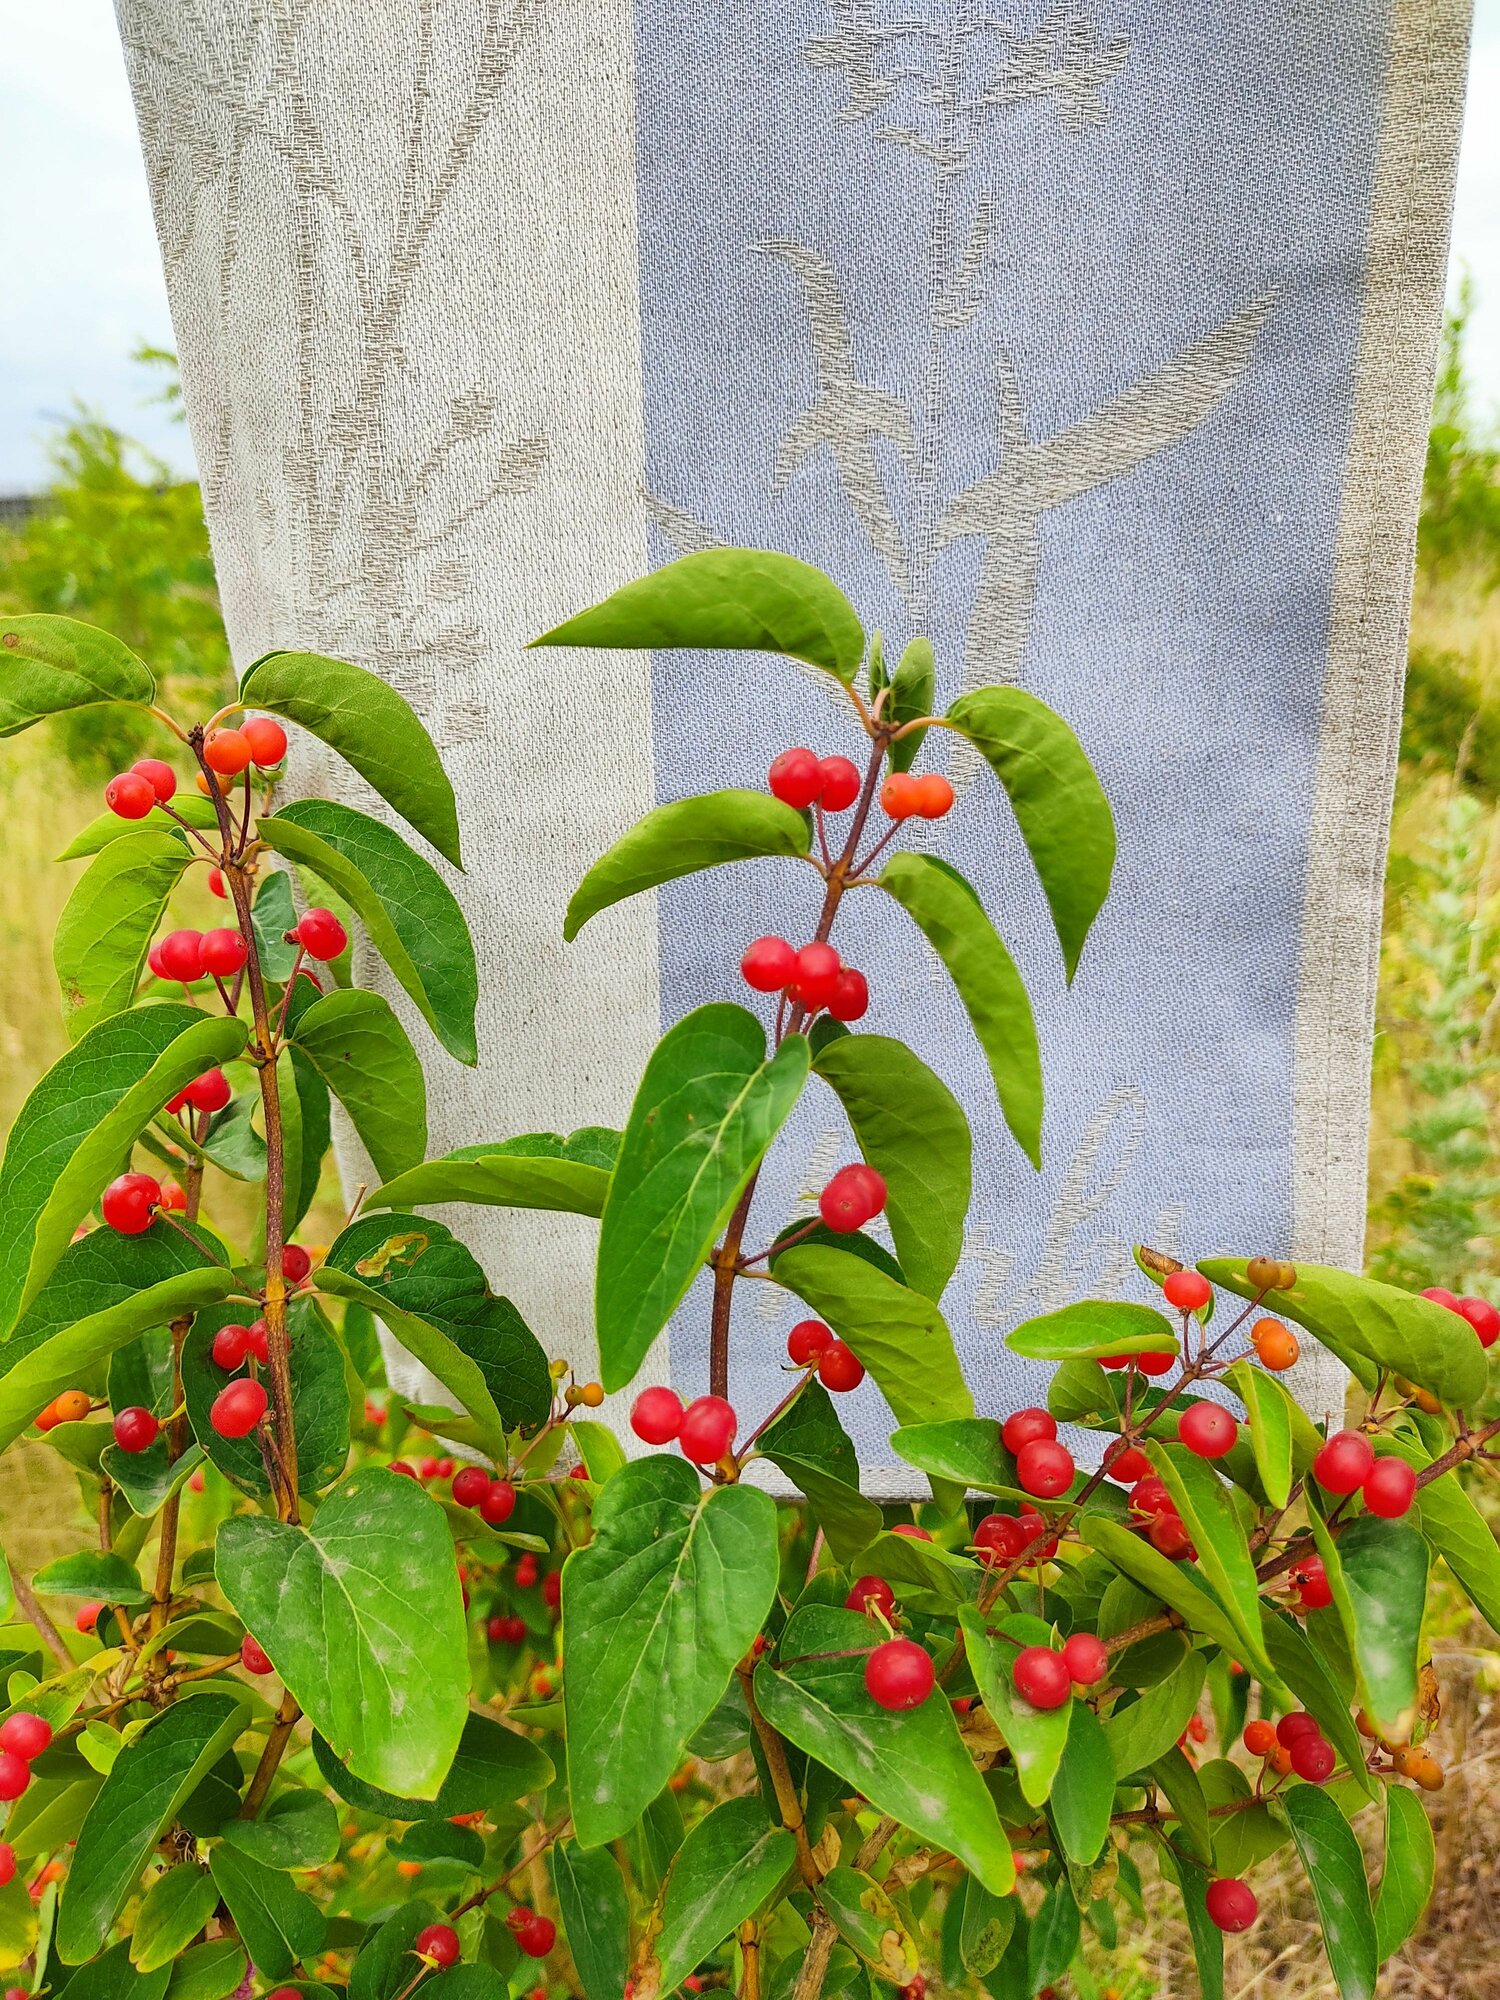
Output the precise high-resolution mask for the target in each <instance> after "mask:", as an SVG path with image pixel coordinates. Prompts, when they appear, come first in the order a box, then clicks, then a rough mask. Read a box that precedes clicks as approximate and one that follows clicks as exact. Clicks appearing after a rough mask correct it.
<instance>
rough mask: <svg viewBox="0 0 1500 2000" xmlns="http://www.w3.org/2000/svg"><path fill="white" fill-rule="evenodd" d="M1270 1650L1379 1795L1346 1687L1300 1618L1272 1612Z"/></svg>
mask: <svg viewBox="0 0 1500 2000" xmlns="http://www.w3.org/2000/svg"><path fill="white" fill-rule="evenodd" d="M1265 1626H1266V1653H1267V1656H1268V1657H1269V1659H1270V1661H1271V1664H1272V1666H1274V1667H1275V1669H1276V1671H1277V1673H1278V1674H1279V1675H1280V1676H1281V1678H1282V1680H1283V1681H1285V1683H1286V1685H1287V1686H1288V1687H1289V1688H1290V1689H1291V1691H1292V1693H1293V1694H1294V1695H1295V1696H1296V1698H1297V1700H1298V1701H1299V1702H1300V1703H1301V1704H1302V1706H1303V1707H1304V1708H1305V1709H1306V1710H1307V1712H1308V1714H1309V1715H1313V1716H1316V1718H1317V1720H1318V1723H1319V1725H1320V1727H1321V1728H1322V1731H1323V1734H1324V1735H1325V1736H1326V1737H1327V1738H1328V1740H1329V1742H1330V1743H1331V1744H1332V1745H1333V1747H1334V1749H1335V1750H1337V1751H1338V1753H1339V1756H1340V1757H1341V1758H1342V1759H1343V1761H1344V1763H1345V1764H1346V1765H1347V1766H1348V1767H1349V1769H1350V1771H1351V1772H1352V1773H1353V1774H1354V1776H1355V1777H1356V1778H1361V1779H1362V1780H1363V1783H1364V1786H1365V1789H1366V1791H1367V1792H1368V1793H1369V1795H1370V1797H1371V1798H1372V1799H1373V1798H1376V1797H1378V1795H1379V1781H1378V1780H1377V1779H1375V1778H1373V1777H1371V1776H1370V1775H1369V1773H1368V1772H1366V1770H1365V1749H1364V1744H1363V1743H1362V1742H1361V1741H1360V1736H1359V1731H1358V1730H1357V1729H1356V1728H1355V1726H1354V1722H1353V1719H1352V1717H1351V1716H1350V1714H1349V1701H1348V1696H1347V1693H1346V1692H1345V1690H1343V1689H1341V1688H1339V1687H1337V1686H1336V1685H1335V1684H1334V1681H1333V1677H1332V1675H1331V1674H1330V1672H1329V1670H1328V1667H1327V1665H1326V1664H1325V1662H1324V1659H1323V1656H1322V1654H1321V1653H1320V1652H1319V1651H1318V1649H1317V1647H1316V1646H1314V1645H1313V1643H1312V1641H1311V1640H1310V1639H1309V1638H1308V1636H1307V1634H1306V1633H1305V1632H1304V1631H1303V1629H1302V1627H1301V1626H1300V1625H1299V1624H1298V1623H1297V1621H1296V1619H1295V1618H1293V1617H1291V1616H1290V1615H1289V1614H1286V1613H1283V1612H1276V1613H1268V1615H1267V1617H1266V1621H1265Z"/></svg>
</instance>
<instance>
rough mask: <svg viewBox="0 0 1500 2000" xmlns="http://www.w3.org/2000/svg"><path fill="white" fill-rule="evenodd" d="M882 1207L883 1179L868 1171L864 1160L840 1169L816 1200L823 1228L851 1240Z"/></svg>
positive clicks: (872, 1170)
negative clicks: (849, 1237) (856, 1231)
mask: <svg viewBox="0 0 1500 2000" xmlns="http://www.w3.org/2000/svg"><path fill="white" fill-rule="evenodd" d="M884 1207H885V1178H884V1176H883V1175H881V1174H878V1173H876V1171H875V1169H874V1168H873V1167H867V1166H866V1165H865V1163H864V1161H863V1160H856V1161H855V1163H854V1165H853V1166H850V1167H840V1168H839V1170H838V1172H837V1173H836V1174H835V1175H834V1176H833V1178H832V1179H831V1180H830V1181H829V1183H828V1185H827V1187H825V1188H824V1190H823V1192H822V1193H821V1194H820V1195H819V1196H818V1213H819V1215H820V1216H821V1217H822V1218H823V1223H824V1226H825V1228H828V1229H831V1230H833V1232H834V1233H835V1235H838V1236H852V1235H853V1233H854V1231H855V1230H856V1229H863V1228H864V1226H865V1224H866V1223H867V1222H873V1221H874V1220H875V1217H876V1216H877V1215H879V1213H880V1211H881V1210H882V1209H883V1208H884Z"/></svg>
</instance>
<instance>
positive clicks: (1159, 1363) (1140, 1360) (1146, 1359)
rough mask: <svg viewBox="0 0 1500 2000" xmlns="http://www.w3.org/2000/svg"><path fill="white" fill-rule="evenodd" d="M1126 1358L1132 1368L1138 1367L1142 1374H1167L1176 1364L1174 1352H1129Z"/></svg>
mask: <svg viewBox="0 0 1500 2000" xmlns="http://www.w3.org/2000/svg"><path fill="white" fill-rule="evenodd" d="M1126 1359H1127V1361H1128V1362H1129V1364H1130V1366H1131V1367H1132V1368H1139V1369H1140V1371H1141V1373H1142V1374H1143V1375H1168V1374H1170V1373H1171V1371H1172V1370H1173V1369H1174V1368H1175V1367H1176V1366H1177V1356H1176V1355H1175V1354H1131V1355H1127V1356H1126Z"/></svg>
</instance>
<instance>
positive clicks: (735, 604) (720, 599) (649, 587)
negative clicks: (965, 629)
mask: <svg viewBox="0 0 1500 2000" xmlns="http://www.w3.org/2000/svg"><path fill="white" fill-rule="evenodd" d="M531 643H532V645H533V646H608V647H612V648H614V649H616V650H618V649H621V648H625V649H629V650H632V651H633V650H634V649H635V648H637V647H640V648H642V649H645V648H648V647H649V648H650V649H652V650H653V651H657V650H665V649H668V648H672V647H679V646H685V647H691V648H692V649H693V650H694V651H695V652H696V651H703V652H721V651H726V650H727V651H735V652H757V653H782V654H785V655H786V656H787V657H788V658H790V659H794V660H806V661H807V662H808V664H809V665H810V666H814V667H823V668H825V669H826V670H827V672H829V673H831V674H834V675H836V676H837V677H838V679H839V680H841V681H843V682H844V683H845V685H846V686H847V685H848V683H849V682H851V681H852V680H853V679H854V676H855V674H856V673H857V672H858V670H859V663H860V661H861V660H862V659H863V657H864V651H865V635H864V630H863V628H862V627H861V625H860V622H859V620H858V618H857V617H856V616H855V615H854V607H853V605H852V604H850V602H849V600H848V598H846V597H845V595H844V593H843V592H842V591H841V590H840V589H839V588H838V586H837V585H836V584H834V583H832V582H831V581H830V580H829V578H828V577H826V576H824V574H823V572H822V571H821V570H817V569H814V568H813V567H812V566H811V565H810V564H809V563H805V562H799V561H798V560H797V559H796V557H795V556H784V555H778V554H777V553H776V552H775V551H773V550H769V549H703V550H700V551H699V552H698V553H697V554H695V555H690V556H683V557H681V558H680V559H679V560H678V561H677V562H671V563H667V564H666V565H665V566H664V567H663V568H661V569H658V570H653V571H652V573H651V574H650V575H649V576H643V577H641V578H639V579H638V580H637V581H636V582H635V583H627V584H626V585H625V586H624V587H623V588H622V589H620V590H617V591H615V592H613V593H612V594H611V595H610V596H609V597H606V598H605V599H604V600H603V602H602V603H599V604H595V605H593V606H591V608H590V609H589V610H587V611H580V612H579V613H578V614H577V615H576V616H575V617H572V618H569V619H568V620H567V621H566V622H565V623H564V624H562V625H557V626H554V627H553V629H552V630H551V631H550V632H544V633H543V634H542V636H541V637H540V638H539V639H533V640H532V642H531Z"/></svg>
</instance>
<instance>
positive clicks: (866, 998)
mask: <svg viewBox="0 0 1500 2000" xmlns="http://www.w3.org/2000/svg"><path fill="white" fill-rule="evenodd" d="M869 1010H870V987H869V982H868V981H867V980H866V978H865V975H864V974H863V973H862V972H856V971H855V970H854V967H853V966H852V965H846V966H845V967H844V969H843V971H842V972H841V973H840V974H839V976H838V978H837V979H835V981H834V982H833V992H832V993H831V994H830V995H829V999H828V1011H829V1013H830V1014H831V1015H832V1016H833V1018H834V1020H835V1021H862V1020H863V1019H864V1017H865V1015H866V1014H867V1013H868V1012H869Z"/></svg>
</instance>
